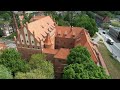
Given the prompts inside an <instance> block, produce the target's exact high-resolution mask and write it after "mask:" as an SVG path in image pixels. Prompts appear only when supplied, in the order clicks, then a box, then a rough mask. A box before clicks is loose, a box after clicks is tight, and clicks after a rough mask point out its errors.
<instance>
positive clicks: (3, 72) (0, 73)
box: [0, 65, 13, 79]
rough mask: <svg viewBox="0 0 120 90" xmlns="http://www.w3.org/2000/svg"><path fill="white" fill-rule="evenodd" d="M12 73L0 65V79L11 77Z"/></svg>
mask: <svg viewBox="0 0 120 90" xmlns="http://www.w3.org/2000/svg"><path fill="white" fill-rule="evenodd" d="M12 78H13V77H12V74H11V72H10V71H8V69H7V68H6V67H5V66H3V65H0V79H12Z"/></svg>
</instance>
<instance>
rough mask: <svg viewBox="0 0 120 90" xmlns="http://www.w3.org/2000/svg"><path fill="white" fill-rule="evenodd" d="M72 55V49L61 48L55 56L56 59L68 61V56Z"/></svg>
mask: <svg viewBox="0 0 120 90" xmlns="http://www.w3.org/2000/svg"><path fill="white" fill-rule="evenodd" d="M69 53H70V49H65V48H61V49H60V50H59V51H58V52H57V53H56V55H55V56H54V58H59V59H63V60H66V59H67V56H68V55H69Z"/></svg>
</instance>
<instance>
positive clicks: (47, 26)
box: [27, 16, 56, 41]
mask: <svg viewBox="0 0 120 90" xmlns="http://www.w3.org/2000/svg"><path fill="white" fill-rule="evenodd" d="M27 26H28V30H29V31H30V32H31V33H33V32H34V35H35V38H36V39H37V40H38V41H39V39H40V40H42V41H45V39H46V36H47V33H49V34H50V33H52V32H53V31H55V30H56V29H55V26H54V21H53V20H52V19H51V18H50V17H49V16H45V17H44V18H40V19H39V20H36V21H34V22H30V23H28V24H27ZM50 36H52V35H51V34H50Z"/></svg>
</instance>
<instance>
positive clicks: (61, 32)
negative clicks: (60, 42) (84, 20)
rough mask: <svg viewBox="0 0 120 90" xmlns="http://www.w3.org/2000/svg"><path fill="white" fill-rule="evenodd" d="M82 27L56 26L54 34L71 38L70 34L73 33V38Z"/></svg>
mask: <svg viewBox="0 0 120 90" xmlns="http://www.w3.org/2000/svg"><path fill="white" fill-rule="evenodd" d="M82 29H83V28H80V27H68V26H56V36H58V37H64V38H72V35H73V34H74V35H75V36H74V38H77V37H78V35H79V33H80V32H81V31H82ZM58 34H59V35H58ZM65 34H66V36H65Z"/></svg>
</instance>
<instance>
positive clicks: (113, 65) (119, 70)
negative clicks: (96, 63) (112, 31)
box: [98, 42, 120, 79]
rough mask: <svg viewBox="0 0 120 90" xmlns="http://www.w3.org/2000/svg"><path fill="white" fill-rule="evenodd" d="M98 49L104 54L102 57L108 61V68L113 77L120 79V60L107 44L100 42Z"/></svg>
mask: <svg viewBox="0 0 120 90" xmlns="http://www.w3.org/2000/svg"><path fill="white" fill-rule="evenodd" d="M98 50H99V51H100V53H101V54H102V57H103V59H104V61H105V63H106V66H107V69H108V71H109V73H110V75H111V77H112V78H113V79H120V62H118V61H117V60H115V59H114V58H113V57H112V56H111V55H112V54H111V53H110V52H109V51H108V49H107V48H106V46H105V45H104V44H103V43H101V42H99V47H98Z"/></svg>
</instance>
